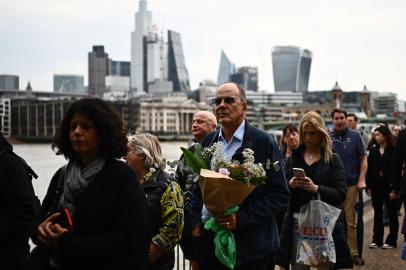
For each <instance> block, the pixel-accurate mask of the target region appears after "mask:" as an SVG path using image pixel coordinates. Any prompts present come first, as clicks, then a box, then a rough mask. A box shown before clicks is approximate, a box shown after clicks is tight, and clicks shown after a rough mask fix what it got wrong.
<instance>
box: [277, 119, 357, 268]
mask: <svg viewBox="0 0 406 270" xmlns="http://www.w3.org/2000/svg"><path fill="white" fill-rule="evenodd" d="M301 169H302V170H301ZM285 170H286V177H287V179H289V187H290V190H291V200H290V204H289V207H288V210H287V212H286V214H285V217H284V222H283V225H282V232H281V247H280V249H279V250H278V251H277V254H276V256H275V263H276V264H277V265H279V267H280V269H289V265H290V266H291V269H293V270H302V269H306V270H307V269H310V267H309V266H305V265H302V264H299V263H297V262H296V255H297V254H296V253H297V250H296V249H297V244H298V240H299V224H298V219H299V212H300V208H301V207H302V206H303V205H305V204H307V203H309V201H310V200H311V199H312V198H316V194H317V193H319V194H320V198H321V200H322V201H324V202H326V203H328V204H330V205H333V206H335V207H338V206H339V205H340V204H342V202H343V201H344V199H345V195H346V185H345V173H344V168H343V165H342V162H341V160H340V157H339V156H338V155H337V154H335V153H333V152H332V150H331V141H330V137H329V134H328V132H327V129H326V126H325V124H324V121H323V119H322V118H321V116H320V115H319V114H318V113H316V112H308V113H306V114H305V115H303V117H302V119H301V122H300V125H299V147H298V148H297V149H294V150H293V152H292V156H291V157H289V158H288V160H287V162H286V166H285ZM295 175H296V176H295ZM333 239H334V244H335V247H336V256H337V261H336V264H335V265H324V266H321V267H318V268H317V269H340V268H350V267H352V261H351V256H350V253H349V249H348V245H347V242H346V238H345V234H344V222H343V216H342V215H340V217H339V219H338V220H337V223H336V226H335V228H334V232H333ZM312 269H315V268H312Z"/></svg>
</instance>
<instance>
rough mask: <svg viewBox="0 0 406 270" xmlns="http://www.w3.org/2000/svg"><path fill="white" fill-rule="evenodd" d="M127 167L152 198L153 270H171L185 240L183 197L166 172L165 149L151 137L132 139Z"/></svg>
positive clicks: (150, 265) (140, 135) (144, 136)
mask: <svg viewBox="0 0 406 270" xmlns="http://www.w3.org/2000/svg"><path fill="white" fill-rule="evenodd" d="M127 149H128V150H127V157H126V159H127V163H128V165H130V167H131V168H133V169H134V171H135V173H136V174H137V176H138V180H139V181H140V183H141V186H142V188H143V189H144V192H145V194H146V195H147V197H148V205H149V208H150V217H151V232H152V238H150V244H149V267H148V269H149V270H170V269H173V267H174V264H175V252H174V248H175V246H176V244H177V243H178V242H179V239H180V237H181V236H182V229H183V197H182V190H181V188H180V186H179V185H178V183H177V182H176V180H175V179H174V178H173V177H172V176H171V175H169V174H168V173H167V172H165V171H164V170H163V169H162V167H163V166H165V164H164V160H163V158H162V154H161V146H160V145H159V141H158V139H157V137H155V136H154V135H152V134H150V133H138V134H135V135H128V144H127Z"/></svg>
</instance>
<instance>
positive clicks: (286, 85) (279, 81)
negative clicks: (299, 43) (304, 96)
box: [272, 46, 313, 92]
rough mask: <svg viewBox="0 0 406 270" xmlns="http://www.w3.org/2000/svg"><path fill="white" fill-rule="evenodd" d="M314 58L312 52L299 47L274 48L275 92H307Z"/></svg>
mask: <svg viewBox="0 0 406 270" xmlns="http://www.w3.org/2000/svg"><path fill="white" fill-rule="evenodd" d="M312 57H313V54H312V52H311V51H309V50H306V49H301V48H299V47H295V46H276V47H274V48H273V50H272V68H273V78H274V84H275V92H281V91H293V92H307V90H308V87H309V77H310V67H311V63H312Z"/></svg>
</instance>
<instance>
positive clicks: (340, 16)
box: [0, 0, 406, 99]
mask: <svg viewBox="0 0 406 270" xmlns="http://www.w3.org/2000/svg"><path fill="white" fill-rule="evenodd" d="M148 8H149V10H151V11H152V15H153V22H154V23H155V24H156V25H157V26H158V27H159V29H162V30H163V31H164V33H165V35H166V30H168V29H172V30H175V31H178V32H180V33H181V38H182V43H183V49H184V54H185V61H186V66H187V68H188V70H189V75H190V80H191V86H192V89H195V88H197V86H198V83H199V82H200V81H201V80H203V79H212V80H217V73H218V67H219V61H220V52H221V49H223V50H224V51H225V53H226V54H227V56H228V57H229V58H230V60H231V61H232V62H234V63H235V64H236V65H237V66H244V65H250V66H257V67H258V69H259V87H260V89H266V90H269V91H272V92H273V89H274V87H273V78H272V61H271V49H272V47H273V46H277V45H295V46H299V47H302V48H306V49H309V50H311V51H312V52H313V62H312V67H311V73H310V85H309V89H310V90H326V89H331V88H332V87H333V85H334V83H335V81H336V80H338V82H339V84H340V85H341V87H342V88H343V90H344V91H349V90H361V89H362V88H363V86H364V84H366V85H367V87H368V89H370V90H374V91H375V90H376V91H390V92H395V93H397V94H398V96H399V97H401V98H403V99H406V37H405V36H406V33H405V32H406V31H405V26H406V16H405V13H406V1H404V0H380V1H378V0H284V1H281V0H148ZM137 10H138V0H114V1H113V0H35V1H34V0H0V36H1V39H0V40H1V42H0V74H4V73H5V74H17V75H19V76H20V86H21V88H25V86H26V84H27V81H28V80H30V81H31V84H32V86H33V88H34V90H49V91H50V90H52V89H53V86H52V83H53V81H52V76H53V74H55V73H68V74H81V75H84V76H85V84H87V67H88V66H87V54H88V52H89V51H91V49H92V46H93V45H104V46H105V50H106V51H107V52H108V53H109V56H110V58H112V59H114V60H123V61H130V58H131V53H130V35H131V31H133V30H134V28H135V26H134V15H135V12H136V11H137Z"/></svg>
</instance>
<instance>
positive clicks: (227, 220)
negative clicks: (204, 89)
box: [192, 83, 289, 270]
mask: <svg viewBox="0 0 406 270" xmlns="http://www.w3.org/2000/svg"><path fill="white" fill-rule="evenodd" d="M212 104H213V105H214V111H215V115H216V118H217V120H218V122H219V123H220V124H221V128H220V130H217V131H215V132H212V133H210V134H208V135H206V136H205V137H204V139H203V142H202V144H203V146H204V147H207V146H211V145H213V143H215V142H221V143H222V144H223V148H222V151H223V155H224V157H226V159H228V161H231V160H238V161H239V162H242V161H243V155H242V152H243V150H244V149H246V148H250V149H252V150H253V151H254V157H255V163H262V164H266V163H267V161H268V160H269V161H271V162H279V164H282V156H281V154H280V152H279V148H278V146H277V144H276V142H275V140H274V138H273V137H272V135H270V134H268V133H267V132H264V131H263V130H260V129H257V128H254V127H252V126H251V125H250V124H249V123H248V122H247V120H246V119H245V113H246V111H247V98H246V96H245V91H244V89H243V88H242V87H241V86H240V85H238V84H235V83H224V84H222V85H220V86H219V87H218V88H217V91H216V97H215V98H214V99H213V101H212ZM267 178H268V179H267V181H266V183H265V184H263V185H260V186H258V187H256V189H255V190H254V191H253V192H252V193H251V194H250V195H249V196H248V197H247V198H246V199H245V201H244V202H243V203H242V204H241V205H240V206H239V210H238V211H237V212H236V213H234V214H232V215H231V216H227V217H217V218H216V219H217V223H218V224H219V225H220V226H221V227H223V229H226V230H230V231H232V232H233V233H234V236H235V240H236V267H235V268H234V269H236V270H242V269H250V270H252V269H256V270H261V269H266V267H267V262H268V259H269V256H271V257H272V253H273V252H274V251H275V250H276V248H278V246H279V235H278V230H277V227H276V222H275V216H276V215H277V214H278V213H279V211H280V209H285V207H286V206H287V204H288V199H289V190H288V188H287V185H286V180H285V175H284V172H283V170H276V169H274V168H272V166H271V169H267ZM192 215H193V217H192V218H193V219H192V225H193V227H194V232H193V236H194V237H195V238H194V239H195V241H197V242H198V245H196V246H197V247H198V250H197V253H198V261H199V266H200V269H201V270H205V269H208V270H211V269H228V268H226V267H225V266H224V265H222V264H221V263H220V262H219V261H218V260H217V258H216V256H215V253H214V242H213V238H214V234H213V233H212V232H211V231H207V230H203V229H202V228H203V226H204V223H205V222H207V220H208V219H209V218H210V217H211V214H210V213H209V212H208V210H207V209H206V207H204V205H203V202H202V199H201V193H200V189H199V187H198V185H197V186H196V190H194V194H193V198H192Z"/></svg>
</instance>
